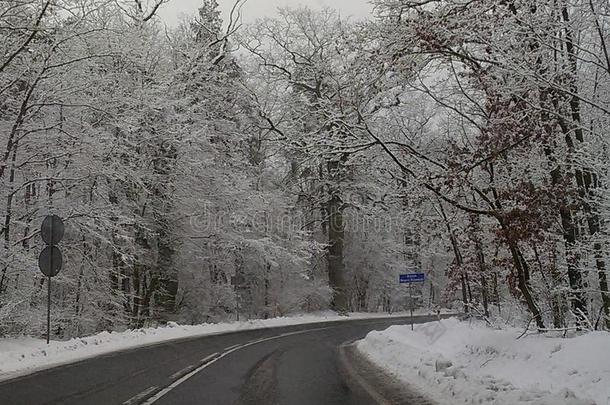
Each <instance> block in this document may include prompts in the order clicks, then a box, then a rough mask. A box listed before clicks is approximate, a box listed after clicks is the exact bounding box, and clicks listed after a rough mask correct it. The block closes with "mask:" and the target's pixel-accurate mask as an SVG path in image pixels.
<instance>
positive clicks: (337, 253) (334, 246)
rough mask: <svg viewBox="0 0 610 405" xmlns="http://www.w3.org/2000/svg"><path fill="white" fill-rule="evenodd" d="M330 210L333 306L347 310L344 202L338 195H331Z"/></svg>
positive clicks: (329, 274)
mask: <svg viewBox="0 0 610 405" xmlns="http://www.w3.org/2000/svg"><path fill="white" fill-rule="evenodd" d="M327 211H328V220H329V223H328V244H329V246H328V250H327V260H328V279H329V282H330V286H331V288H332V289H333V291H334V294H333V299H332V307H333V309H334V310H336V311H338V312H347V310H348V299H347V289H346V285H345V265H344V263H343V241H344V238H345V227H344V226H345V225H344V223H343V202H342V201H341V199H340V198H339V196H338V195H336V194H334V195H332V196H331V198H330V200H329V201H328V203H327Z"/></svg>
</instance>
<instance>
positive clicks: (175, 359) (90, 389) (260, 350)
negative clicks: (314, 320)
mask: <svg viewBox="0 0 610 405" xmlns="http://www.w3.org/2000/svg"><path fill="white" fill-rule="evenodd" d="M435 319H437V318H436V317H416V322H418V323H422V322H429V321H432V320H435ZM405 323H408V318H386V319H378V320H354V321H343V322H330V323H319V324H310V325H300V326H290V327H282V328H273V329H264V330H256V331H244V332H237V333H230V334H223V335H215V336H207V337H201V338H195V339H185V340H181V341H173V342H169V343H163V344H159V345H155V346H148V347H144V348H139V349H134V350H129V351H124V352H118V353H113V354H110V355H106V356H101V357H97V358H93V359H89V360H86V361H83V362H79V363H75V364H71V365H67V366H62V367H58V368H54V369H50V370H46V371H42V372H39V373H36V374H32V375H29V376H25V377H21V378H18V379H15V380H10V381H6V382H3V383H0V404H1V405H38V404H79V405H82V404H86V405H98V404H99V405H112V404H118V405H120V404H124V405H135V404H149V405H152V404H155V405H191V404H192V405H194V404H198V405H254V404H257V405H274V404H277V405H322V404H324V405H370V400H368V399H366V398H363V397H360V396H359V394H357V393H356V392H354V391H352V390H351V389H350V388H349V387H348V385H347V384H346V383H345V381H344V379H343V378H342V375H341V373H340V371H339V368H338V362H337V356H338V350H337V349H338V347H339V345H341V344H342V343H344V342H347V341H352V340H355V339H360V338H362V337H364V336H365V335H366V334H367V333H368V332H370V331H371V330H382V329H385V328H387V327H388V326H390V325H395V324H405Z"/></svg>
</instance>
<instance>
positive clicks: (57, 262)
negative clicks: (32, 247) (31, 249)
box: [38, 246, 63, 277]
mask: <svg viewBox="0 0 610 405" xmlns="http://www.w3.org/2000/svg"><path fill="white" fill-rule="evenodd" d="M62 265H63V256H62V255H61V250H59V249H58V248H57V246H47V247H45V248H44V249H43V250H42V252H40V256H38V267H39V268H40V271H42V274H44V275H45V276H47V277H55V276H56V275H58V274H59V271H60V270H61V266H62Z"/></svg>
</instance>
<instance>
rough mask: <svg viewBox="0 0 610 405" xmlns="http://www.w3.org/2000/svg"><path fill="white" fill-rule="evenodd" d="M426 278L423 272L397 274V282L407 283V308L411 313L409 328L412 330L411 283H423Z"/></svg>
mask: <svg viewBox="0 0 610 405" xmlns="http://www.w3.org/2000/svg"><path fill="white" fill-rule="evenodd" d="M425 280H426V275H425V274H424V273H407V274H401V275H399V276H398V282H399V283H400V284H409V308H410V313H411V330H413V289H412V287H411V285H412V284H413V283H423V282H424V281H425Z"/></svg>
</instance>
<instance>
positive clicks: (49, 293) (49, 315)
mask: <svg viewBox="0 0 610 405" xmlns="http://www.w3.org/2000/svg"><path fill="white" fill-rule="evenodd" d="M48 279H49V282H48V286H47V287H48V293H47V344H49V341H50V339H51V277H49V278H48Z"/></svg>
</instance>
